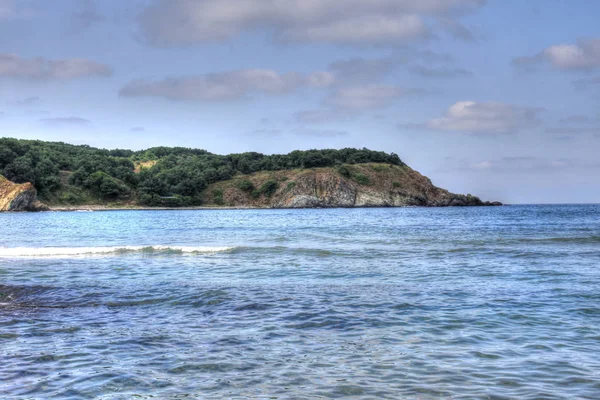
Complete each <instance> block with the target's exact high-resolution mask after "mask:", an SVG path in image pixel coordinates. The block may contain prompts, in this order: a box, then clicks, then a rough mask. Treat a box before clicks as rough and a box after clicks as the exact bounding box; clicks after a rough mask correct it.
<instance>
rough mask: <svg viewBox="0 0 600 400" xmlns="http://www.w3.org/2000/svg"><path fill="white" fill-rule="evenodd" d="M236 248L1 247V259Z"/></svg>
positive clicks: (191, 251) (190, 251)
mask: <svg viewBox="0 0 600 400" xmlns="http://www.w3.org/2000/svg"><path fill="white" fill-rule="evenodd" d="M233 249H234V247H209V246H170V245H154V246H112V247H0V257H68V256H90V255H107V254H128V253H146V254H153V253H158V254H207V253H220V252H225V251H229V250H233Z"/></svg>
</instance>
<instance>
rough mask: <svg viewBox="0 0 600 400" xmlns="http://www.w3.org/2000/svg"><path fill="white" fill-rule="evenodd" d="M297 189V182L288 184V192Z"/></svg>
mask: <svg viewBox="0 0 600 400" xmlns="http://www.w3.org/2000/svg"><path fill="white" fill-rule="evenodd" d="M295 187H296V182H288V184H287V187H286V190H287V191H288V192H289V191H290V190H292V189H294V188H295Z"/></svg>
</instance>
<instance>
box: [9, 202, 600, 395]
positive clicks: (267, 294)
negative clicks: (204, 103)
mask: <svg viewBox="0 0 600 400" xmlns="http://www.w3.org/2000/svg"><path fill="white" fill-rule="evenodd" d="M345 398H348V399H350V398H352V399H600V205H513V206H504V207H468V208H369V209H303V210H275V209H273V210H180V211H169V210H165V211H101V212H45V213H4V214H0V399H3V400H10V399H345Z"/></svg>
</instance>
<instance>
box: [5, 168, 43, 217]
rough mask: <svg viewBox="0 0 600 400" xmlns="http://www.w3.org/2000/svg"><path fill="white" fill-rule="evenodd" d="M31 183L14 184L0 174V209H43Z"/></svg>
mask: <svg viewBox="0 0 600 400" xmlns="http://www.w3.org/2000/svg"><path fill="white" fill-rule="evenodd" d="M47 209H48V207H47V206H46V205H44V204H42V203H40V202H39V201H38V200H37V191H36V190H35V187H33V185H32V184H31V183H23V184H20V185H19V184H16V183H13V182H11V181H9V180H8V179H6V178H4V177H3V176H1V175H0V211H45V210H47Z"/></svg>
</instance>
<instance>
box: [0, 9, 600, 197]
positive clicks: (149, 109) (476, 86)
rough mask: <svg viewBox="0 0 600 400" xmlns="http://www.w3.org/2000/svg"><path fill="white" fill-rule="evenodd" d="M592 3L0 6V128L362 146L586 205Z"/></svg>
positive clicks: (598, 90)
mask: <svg viewBox="0 0 600 400" xmlns="http://www.w3.org/2000/svg"><path fill="white" fill-rule="evenodd" d="M599 15H600V2H597V1H595V0H570V1H567V0H564V1H563V0H528V1H517V0H502V1H501V0H487V1H486V0H422V1H419V2H415V1H409V0H345V1H339V0H194V1H193V0H145V1H143V0H132V1H117V0H105V1H99V0H97V1H92V0H55V1H47V0H0V136H7V137H17V138H35V139H42V140H59V141H65V142H70V143H76V144H90V145H93V146H98V147H107V148H114V147H121V148H131V149H141V148H147V147H151V146H157V145H166V146H186V147H198V148H205V149H207V150H209V151H212V152H216V153H231V152H243V151H259V152H263V153H279V152H288V151H291V150H294V149H310V148H341V147H368V148H371V149H376V150H384V151H387V152H395V153H398V154H399V155H400V157H401V158H402V159H403V160H404V161H405V162H407V163H408V164H409V165H410V166H412V167H413V168H414V169H416V170H418V171H420V172H421V173H423V174H425V175H427V176H429V177H430V178H431V179H432V180H433V182H434V183H435V184H437V185H438V186H442V187H445V188H447V189H449V190H451V191H455V192H461V193H473V194H476V195H479V196H480V197H482V198H485V199H490V200H501V201H505V202H511V203H539V202H543V203H561V202H600V178H599V176H600V159H599V157H598V153H600V107H599V105H600V24H598V22H597V20H598V16H599Z"/></svg>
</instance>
